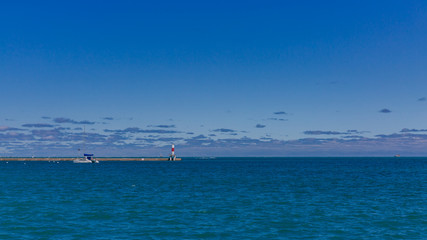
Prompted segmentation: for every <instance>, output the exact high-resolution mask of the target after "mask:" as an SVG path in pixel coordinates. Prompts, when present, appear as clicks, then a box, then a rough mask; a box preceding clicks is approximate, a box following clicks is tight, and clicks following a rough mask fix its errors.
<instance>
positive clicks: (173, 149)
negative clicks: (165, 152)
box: [171, 144, 175, 156]
mask: <svg viewBox="0 0 427 240" xmlns="http://www.w3.org/2000/svg"><path fill="white" fill-rule="evenodd" d="M171 155H172V156H175V145H173V144H172V154H171Z"/></svg>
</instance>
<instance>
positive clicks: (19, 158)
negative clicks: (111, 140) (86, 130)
mask: <svg viewBox="0 0 427 240" xmlns="http://www.w3.org/2000/svg"><path fill="white" fill-rule="evenodd" d="M74 159H76V158H75V157H46V158H39V157H36V158H31V157H11V158H0V161H73V160H74ZM96 159H97V160H98V161H100V162H102V161H169V158H136V157H123V158H107V157H98V158H96ZM175 161H181V158H176V159H175Z"/></svg>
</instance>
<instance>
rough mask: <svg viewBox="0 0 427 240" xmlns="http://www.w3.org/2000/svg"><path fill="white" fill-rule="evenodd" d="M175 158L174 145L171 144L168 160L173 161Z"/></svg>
mask: <svg viewBox="0 0 427 240" xmlns="http://www.w3.org/2000/svg"><path fill="white" fill-rule="evenodd" d="M175 160H176V155H175V145H174V144H172V153H171V155H170V156H169V161H175Z"/></svg>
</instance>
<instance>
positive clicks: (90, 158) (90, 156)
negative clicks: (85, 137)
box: [73, 153, 99, 163]
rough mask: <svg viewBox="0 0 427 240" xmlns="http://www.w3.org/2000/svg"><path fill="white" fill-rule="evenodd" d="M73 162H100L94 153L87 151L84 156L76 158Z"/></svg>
mask: <svg viewBox="0 0 427 240" xmlns="http://www.w3.org/2000/svg"><path fill="white" fill-rule="evenodd" d="M73 163H99V161H98V160H96V159H95V158H94V157H93V154H87V153H85V154H84V156H83V158H76V159H74V160H73Z"/></svg>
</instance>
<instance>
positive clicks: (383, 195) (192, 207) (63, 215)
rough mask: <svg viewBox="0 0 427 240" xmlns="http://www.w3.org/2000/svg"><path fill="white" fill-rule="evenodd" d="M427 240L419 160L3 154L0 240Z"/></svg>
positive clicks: (426, 172) (426, 195) (424, 171)
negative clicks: (63, 158) (26, 158)
mask: <svg viewBox="0 0 427 240" xmlns="http://www.w3.org/2000/svg"><path fill="white" fill-rule="evenodd" d="M288 238H289V239H427V158H217V159H191V158H184V159H183V161H181V162H101V163H99V164H73V163H71V162H60V163H51V162H9V163H6V162H0V239H288Z"/></svg>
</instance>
